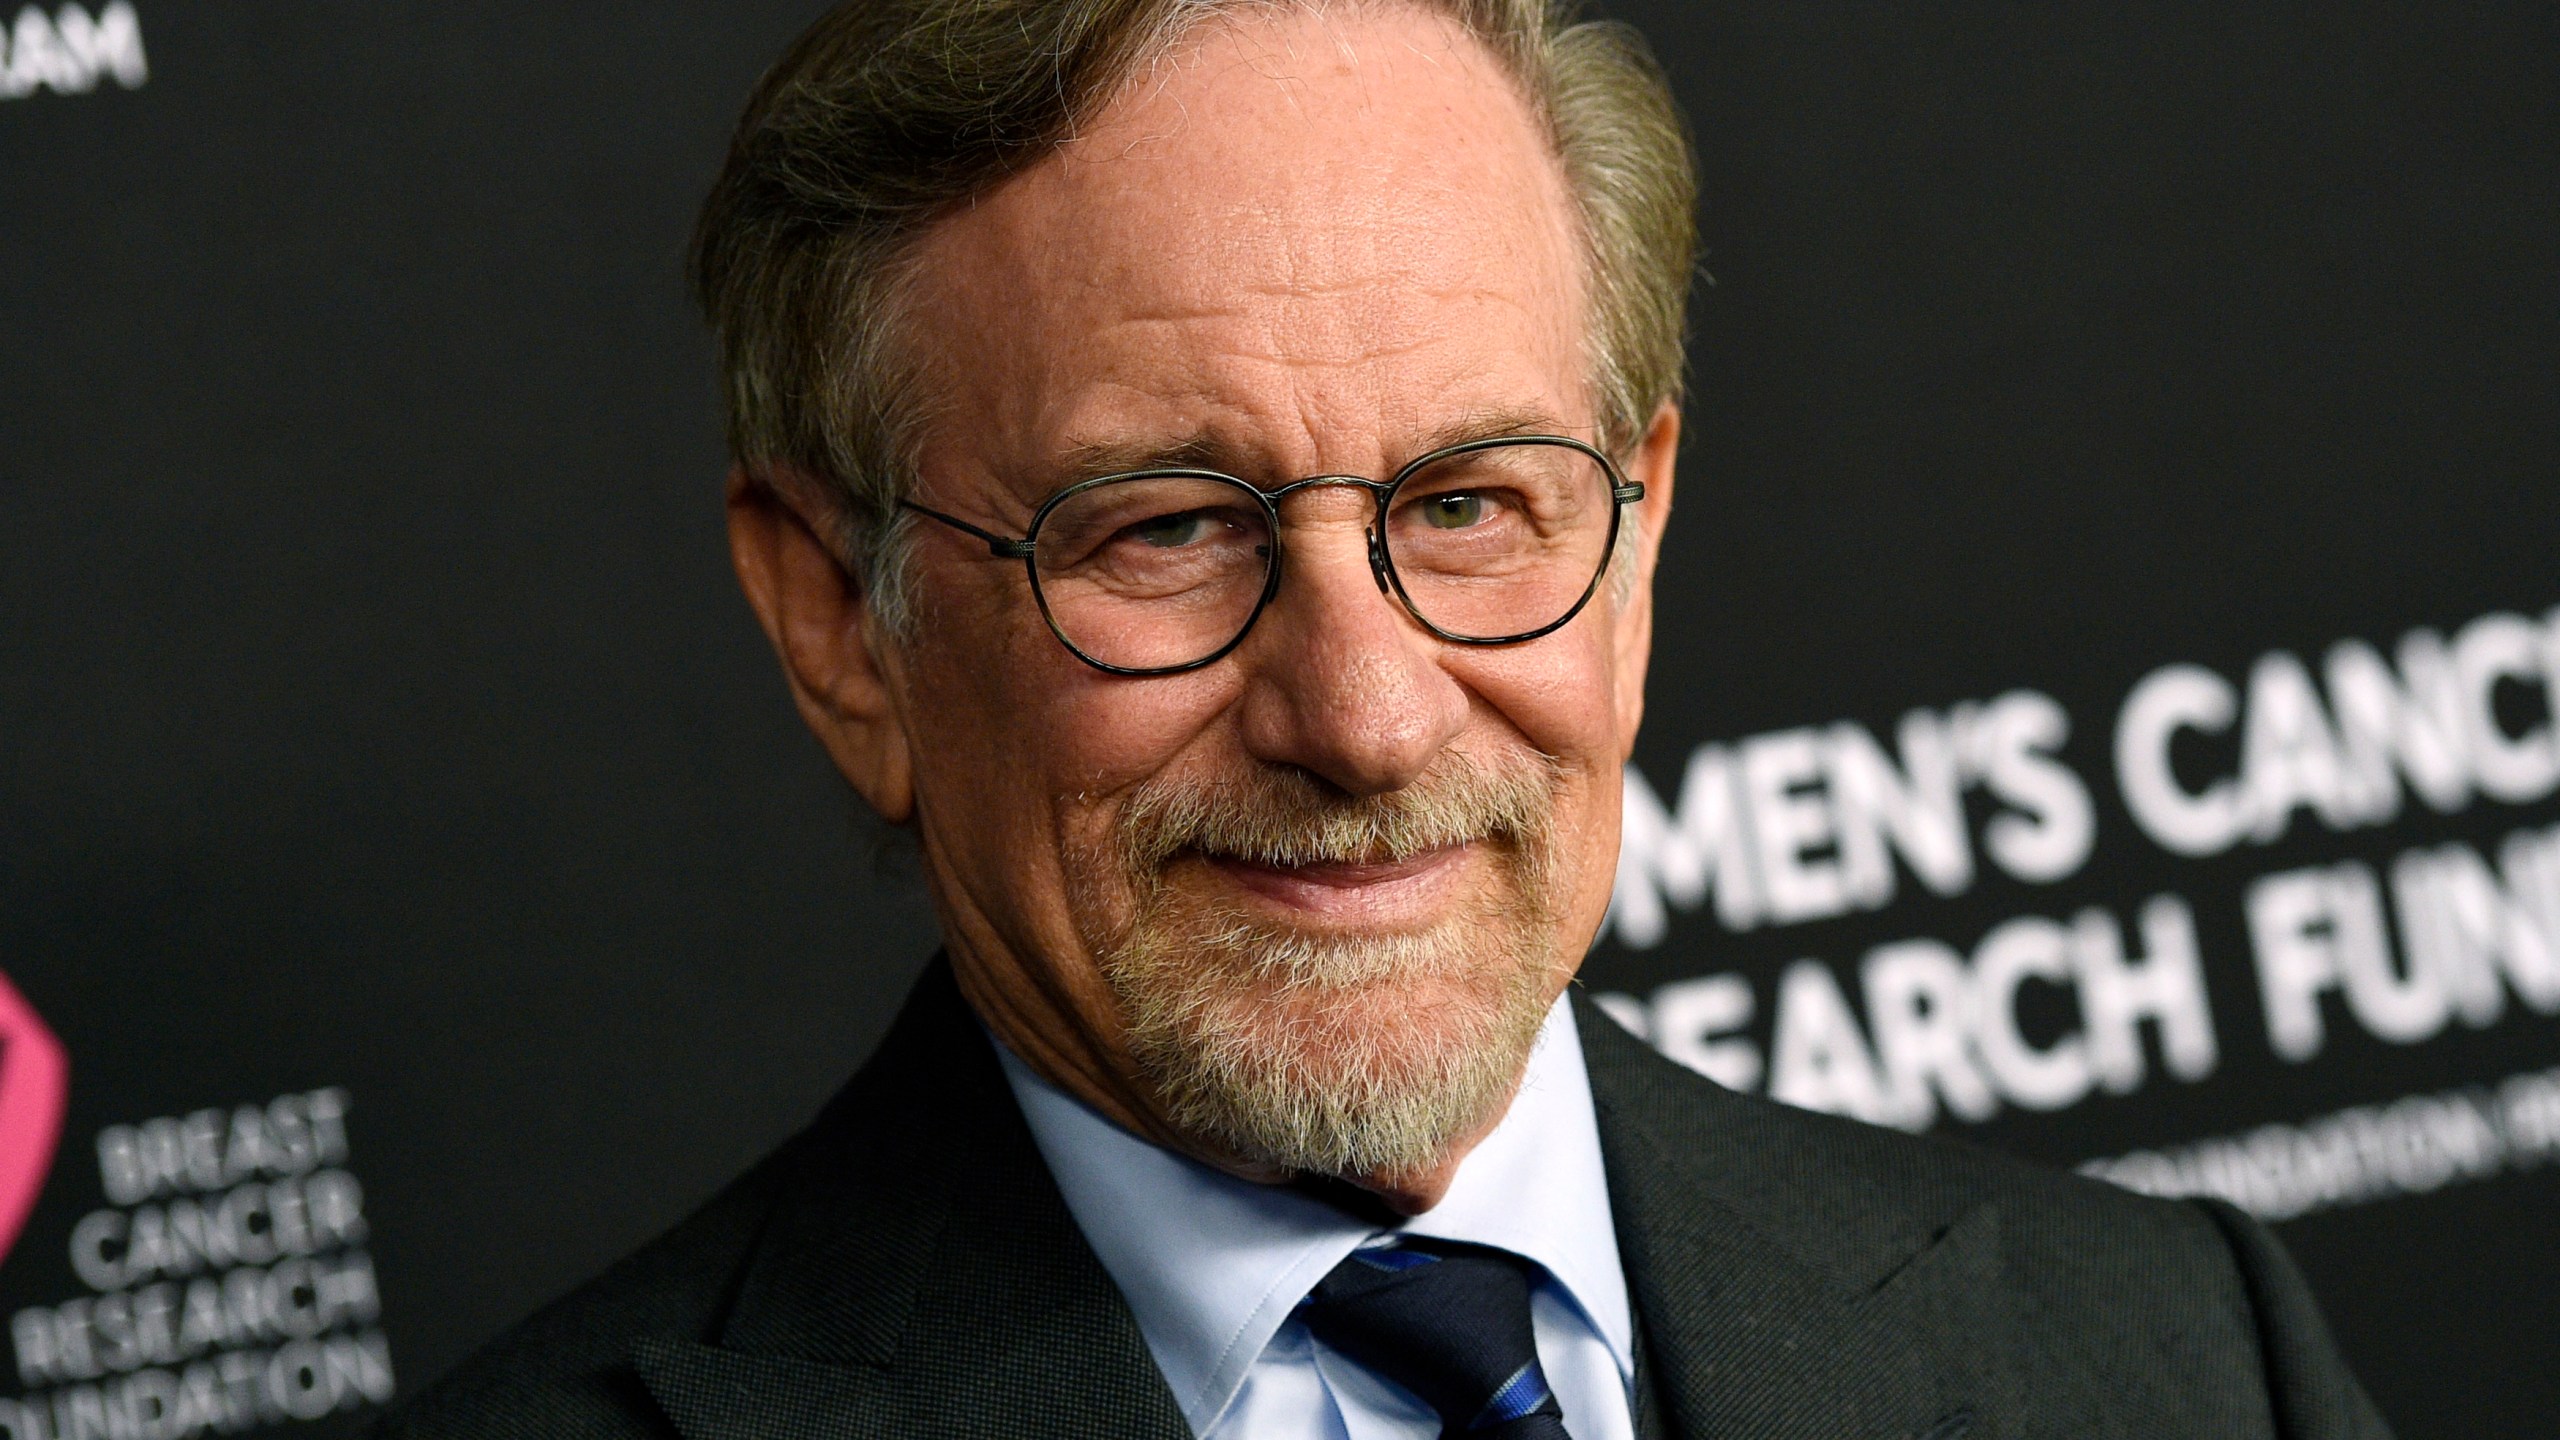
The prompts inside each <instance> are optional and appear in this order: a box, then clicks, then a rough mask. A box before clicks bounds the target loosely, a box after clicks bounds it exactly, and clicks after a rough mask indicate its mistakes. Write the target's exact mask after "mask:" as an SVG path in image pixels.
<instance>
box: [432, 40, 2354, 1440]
mask: <svg viewBox="0 0 2560 1440" xmlns="http://www.w3.org/2000/svg"><path fill="white" fill-rule="evenodd" d="M1691 201H1692V194H1691V180H1690V168H1689V159H1688V154H1687V149H1686V141H1685V139H1684V137H1683V134H1682V130H1681V127H1680V124H1679V122H1678V119H1677V116H1676V114H1675V112H1674V111H1673V109H1672V108H1671V104H1670V101H1669V98H1668V94H1667V91H1666V90H1665V88H1664V86H1663V84H1662V82H1661V79H1660V77H1659V76H1658V75H1657V74H1655V73H1654V71H1653V70H1652V68H1651V67H1650V65H1649V63H1648V62H1647V61H1646V60H1645V59H1644V58H1643V52H1642V50H1641V48H1640V46H1638V45H1637V44H1636V43H1635V42H1634V40H1633V39H1632V38H1631V37H1630V36H1628V35H1626V34H1625V33H1624V32H1622V31H1619V30H1616V29H1612V28H1607V27H1596V26H1587V25H1570V24H1567V23H1566V22H1565V20H1564V19H1563V18H1562V17H1560V16H1559V15H1557V14H1556V13H1554V12H1553V11H1552V10H1550V9H1549V7H1548V6H1547V4H1546V3H1545V0H1381V3H1372V4H1362V3H1347V0H1346V3H1333V4H1323V5H1319V4H1312V3H1308V4H1300V3H1286V0H870V3H863V4H857V5H852V6H848V7H846V8H845V9H844V10H842V11H839V12H838V13H836V14H834V15H831V16H829V17H827V18H826V19H824V20H822V21H820V22H819V23H818V25H817V26H816V28H815V29H813V30H812V31H811V32H810V33H809V34H808V35H807V36H806V37H804V38H803V39H802V40H801V41H800V43H799V44H798V45H797V46H796V47H795V48H794V49H793V50H792V51H791V52H790V54H789V55H787V56H786V57H785V58H784V59H783V61H782V62H781V63H780V65H779V66H778V67H777V68H776V69H775V71H774V72H773V74H772V75H770V76H769V77H768V78H767V79H766V81H765V82H764V84H763V86H762V88H761V89H760V91H759V93H758V94H757V96H756V98H755V100H754V101H753V103H752V105H751V106H750V108H749V111H748V113H747V117H746V119H745V121H744V123H743V125H742V126H741V128H740V130H739V133H738V136H737V139H736V143H735V145H734V148H733V150H732V152H731V156H730V159H729V163H728V166H727V169H726V170H725V172H724V174H723V175H722V177H721V179H720V182H719V185H718V187H717V189H716V191H715V193H714V194H713V197H712V199H711V201H710V204H709V206H708V207H707V209H706V211H705V215H704V219H703V222H702V229H701V232H700V235H699V238H698V249H697V258H696V273H697V280H698V283H699V287H700V289H701V292H702V294H703V298H704V300H705V303H706V306H707V308H708V309H709V311H710V314H711V316H712V319H713V321H714V324H715V326H716V327H717V329H718V331H719V334H720V337H721V342H722V351H723V361H724V365H725V368H726V375H727V380H728V390H729V400H730V410H731V417H732V443H733V447H734V449H735V451H736V454H737V457H738V466H737V469H736V471H735V472H734V474H733V476H732V479H731V482H730V489H729V516H730V529H731V540H732V546H733V550H734V554H735V557H736V561H737V567H738V571H739V574H740V577H741V579H742V580H743V582H744V584H745V588H746V591H747V594H748V597H749V599H750V600H751V601H752V602H753V604H754V606H755V609H756V612H757V614H758V615H759V616H760V617H761V618H762V620H763V622H764V625H765V627H766V629H767V631H768V633H769V634H770V635H771V637H772V640H773V643H774V645H775V647H776V649H777V651H778V652H779V654H780V656H781V659H782V662H783V668H784V671H785V673H786V675H787V676H788V677H789V680H790V683H791V686H792V691H793V694H794V696H795V697H796V699H797V701H798V704H799V707H800V710H801V713H802V715H803V716H804V717H805V718H806V720H807V721H808V723H809V725H810V727H811V728H812V729H813V730H814V731H815V732H816V733H817V735H818V737H819V739H820V740H821V741H822V742H823V743H824V744H825V746H826V748H827V750H828V753H829V754H830V755H831V756H832V757H833V758H834V760H835V762H836V764H837V765H838V767H839V768H840V769H841V770H842V771H843V772H844V774H845V776H846V777H847V779H849V780H850V781H851V782H852V784H853V785H854V786H855V788H857V789H858V790H859V791H860V792H861V793H862V795H863V797H864V799H865V800H867V801H868V802H869V803H870V804H871V806H872V807H873V808H874V809H875V810H877V811H878V812H879V813H880V814H881V815H882V816H884V817H885V818H887V819H888V820H889V821H891V822H893V823H896V824H899V825H904V826H908V827H911V828H912V829H913V831H914V832H915V834H916V836H917V839H918V843H919V845H920V847H921V851H922V859H923V867H924V873H925V876H926V879H927V882H928V885H929V887H930V890H931V893H932V896H933V900H934V903H935V906H936V909H937V912H938V914H939V916H940V919H941V922H942V927H943V931H944V937H945V942H946V949H945V958H944V959H943V960H941V961H938V962H937V963H936V965H935V966H934V967H933V968H932V969H930V970H929V971H928V972H927V974H926V976H925V978H924V980H923V981H922V982H921V983H920V985H919V986H918V988H917V990H916V992H915V994H914V996H913V997H912V998H911V999H910V1001H909V1002H908V1004H907V1007H906V1010H905V1012H904V1013H903V1014H902V1015H901V1017H900V1018H899V1020H898V1022H897V1025H896V1027H895V1028H894V1030H893V1031H892V1033H891V1035H890V1037H889V1038H888V1040H887V1041H886V1042H885V1044H884V1045H883V1046H882V1048H881V1050H880V1052H879V1054H878V1055H877V1056H876V1057H875V1058H874V1059H873V1060H872V1061H871V1062H870V1064H869V1065H867V1066H866V1067H865V1068H864V1070H863V1071H862V1073H861V1074H860V1075H858V1076H857V1077H856V1078H855V1080H854V1081H853V1082H852V1084H851V1086H850V1087H849V1088H848V1089H847V1090H846V1091H845V1092H844V1094H843V1095H842V1096H840V1097H839V1098H838V1100H837V1101H836V1102H835V1103H834V1104H833V1105H832V1106H831V1107H830V1108H829V1110H828V1111H827V1112H826V1113H825V1114H824V1115H823V1116H822V1117H821V1118H820V1119H819V1120H818V1121H817V1122H816V1124H815V1125H814V1126H813V1127H812V1128H811V1129H810V1130H809V1131H807V1132H806V1133H804V1134H803V1135H802V1136H800V1137H799V1138H798V1139H797V1140H795V1141H794V1142H793V1143H792V1144H791V1145H790V1146H788V1147H786V1148H785V1149H784V1150H783V1151H782V1152H780V1153H779V1154H777V1155H776V1156H774V1157H773V1158H772V1159H770V1160H769V1161H767V1162H766V1163H765V1164H764V1165H762V1166H761V1167H759V1168H758V1169H757V1170H756V1171H754V1172H753V1173H751V1174H750V1175H749V1176H748V1177H747V1178H745V1179H744V1180H742V1181H740V1182H739V1183H738V1184H737V1185H736V1186H734V1187H732V1189H731V1190H730V1191H729V1192H727V1193H726V1194H725V1195H723V1196H722V1197H721V1198H719V1199H718V1200H716V1201H714V1202H713V1203H712V1205H711V1206H709V1207H708V1208H707V1209H705V1210H704V1211H703V1212H702V1213H701V1214H699V1215H697V1216H696V1217H695V1218H694V1219H692V1220H691V1221H689V1222H687V1223H686V1224H685V1225H684V1226H682V1227H680V1228H679V1229H678V1230H676V1231H675V1232H674V1233H672V1234H671V1235H669V1236H668V1237H666V1238H665V1239H663V1240H661V1241H659V1242H658V1243H657V1244H655V1245H653V1246H652V1247H650V1248H649V1249H647V1250H645V1251H643V1252H642V1253H641V1254H639V1255H638V1256H636V1257H634V1258H633V1259H632V1260H630V1261H628V1262H626V1263H625V1264H624V1265H623V1266H622V1267H620V1268H619V1269H617V1270H615V1271H614V1272H612V1273H611V1274H609V1275H608V1276H606V1277H605V1278H604V1279H602V1280H600V1281H598V1282H596V1283H595V1284H594V1285H592V1286H591V1287H589V1288H588V1289H587V1290H585V1291H583V1292H581V1293H579V1294H578V1295H576V1296H573V1297H572V1298H570V1299H569V1300H567V1301H565V1302H563V1303H562V1304H560V1305H558V1306H556V1307H554V1308H553V1309H551V1310H550V1311H548V1312H546V1313H545V1314H544V1315H542V1316H540V1317H537V1318H536V1319H535V1320H534V1321H532V1322H531V1323H530V1324H528V1325H527V1326H526V1327H525V1328H524V1329H522V1330H521V1331H519V1332H518V1333H517V1334H515V1335H514V1336H512V1337H510V1338H508V1339H507V1340H505V1341H502V1342H501V1343H500V1344H499V1345H498V1346H497V1347H496V1348H495V1349H493V1350H492V1351H491V1352H489V1353H488V1354H487V1355H485V1356H483V1357H482V1358H481V1359H479V1360H477V1361H475V1362H473V1363H472V1364H471V1365H469V1366H466V1367H465V1368H464V1369H463V1371H462V1372H461V1373H459V1374H458V1375H457V1376H455V1377H454V1378H453V1379H451V1380H450V1381H448V1382H446V1383H445V1384H443V1385H442V1386H439V1387H438V1388H436V1389H435V1390H433V1391H431V1392H430V1393H429V1394H427V1395H426V1396H425V1397H423V1398H422V1399H421V1400H420V1401H419V1402H418V1403H416V1404H415V1405H413V1406H412V1407H411V1408H410V1409H409V1410H407V1411H406V1412H404V1413H403V1414H402V1415H401V1416H399V1417H397V1418H396V1419H395V1420H394V1421H393V1422H392V1425H391V1427H390V1429H391V1432H392V1433H394V1434H398V1435H412V1436H419V1437H434V1436H453V1437H477V1436H546V1437H550V1436H666V1435H681V1436H685V1437H688V1440H716V1437H744V1436H751V1435H752V1436H759V1437H767V1436H804V1435H805V1436H812V1437H814V1436H821V1435H826V1436H834V1435H858V1436H893V1435H895V1436H924V1435H933V1436H947V1435H1006V1436H1035V1435H1036V1436H1050V1435H1142V1436H1165V1437H1177V1436H1182V1435H1186V1434H1192V1435H1201V1436H1217V1437H1244V1436H1293V1435H1306V1436H1319V1435H1324V1436H1334V1435H1339V1436H1347V1437H1382V1436H1431V1435H1452V1436H1454V1435H1460V1434H1465V1435H1470V1436H1484V1437H1513V1440H1527V1437H1541V1440H1555V1437H1559V1436H1564V1435H1571V1436H1574V1437H1577V1440H1609V1437H1631V1436H1639V1435H1642V1436H1694V1437H1707V1436H1718V1437H1723V1436H1796V1435H1802V1436H1824V1437H1852V1436H1854V1437H1910V1436H1928V1437H1933V1440H1953V1437H1957V1436H1968V1437H1991V1436H2002V1437H2008V1436H2025V1435H2070V1436H2075V1437H2085V1436H2116V1435H2120V1436H2143V1437H2158V1436H2170V1435H2178V1436H2188V1435H2196V1436H2202V1435H2211V1436H2218V1437H2219V1436H2252V1435H2283V1436H2290V1437H2331V1436H2339V1437H2344V1436H2373V1435H2380V1434H2382V1433H2383V1431H2382V1427H2381V1424H2380V1422H2379V1421H2378V1420H2377V1419H2376V1418H2375V1417H2374V1415H2373V1412H2372V1410H2371V1407H2370V1405H2369V1404H2368V1403H2367V1401H2366V1400H2365V1399H2364V1397H2363V1395H2362V1394H2361V1392H2360V1391H2359V1390H2358V1389H2357V1387H2356V1385H2355V1383H2354V1381H2353V1380H2352V1379H2351V1378H2349V1377H2348V1375H2347V1374H2346V1373H2345V1371H2344V1370H2343V1368H2342V1367H2341V1366H2340V1364H2339V1362H2338V1361H2337V1359H2336V1357H2335V1356H2334V1354H2333V1353H2332V1351H2331V1349H2330V1347H2329V1344H2328V1341H2327V1340H2326V1338H2325V1335H2324V1332H2323V1330H2322V1328H2321V1325H2320V1322H2319V1320H2318V1318H2317V1316H2316V1314H2315V1313H2314V1311H2313V1309H2312V1307H2311V1304H2310V1302H2309V1300H2308V1298H2307V1297H2306V1295H2305V1293H2304V1291H2303V1288H2302V1286H2301V1284H2300V1282H2299V1280H2298V1279H2297V1278H2296V1276H2295V1275H2294V1272H2293V1271H2292V1269H2291V1268H2290V1267H2289V1265H2288V1264H2287V1262H2286V1260H2285V1259H2284V1257H2283V1256H2282V1254H2281V1253H2280V1252H2279V1251H2278V1250H2277V1249H2276V1248H2275V1246H2274V1245H2273V1243H2272V1242H2271V1241H2270V1240H2268V1239H2267V1237H2266V1236H2265V1235H2264V1234H2263V1232H2261V1231H2260V1230H2259V1229H2257V1228H2256V1227H2255V1226H2253V1225H2252V1224H2250V1223H2249V1222H2248V1221H2247V1220H2245V1219H2244V1218H2242V1217H2240V1216H2239V1215H2237V1214H2236V1213H2234V1212H2231V1211H2229V1210H2227V1209H2221V1208H2217V1207H2210V1206H2202V1205H2179V1204H2171V1203H2166V1202H2161V1201H2154V1200H2148V1199H2140V1198H2136V1197H2133V1196H2129V1195H2124V1194H2119V1193H2116V1192H2113V1191H2110V1190H2107V1189H2104V1188H2103V1187H2100V1186H2097V1185H2094V1184H2091V1183H2088V1182H2084V1181H2080V1180H2077V1179H2074V1178H2070V1177H2064V1176H2055V1175H2047V1174H2043V1173H2039V1172H2034V1171H2031V1170H2028V1169H2025V1168H2023V1167H2019V1166H2015V1165H2012V1164H2009V1163H2006V1162H2002V1161H1998V1160H1995V1159H1992V1158H1989V1157H1985V1156H1981V1155H1976V1154H1973V1153H1970V1152H1966V1151H1962V1150H1959V1149H1956V1148H1953V1147H1948V1146H1944V1145H1941V1144H1937V1143H1932V1142H1925V1141H1920V1140H1913V1139H1909V1138H1906V1137H1902V1136H1899V1135H1894V1134H1889V1133H1886V1132H1883V1131H1878V1130H1872V1129H1869V1128H1866V1127H1861V1126H1857V1125H1853V1124H1849V1123H1847V1122H1842V1121H1836V1120H1833V1119H1829V1118H1825V1117H1818V1116H1813V1115H1807V1114H1802V1113H1798V1112H1793V1111H1789V1110H1785V1109H1783V1108H1779V1107H1775V1106H1772V1105H1769V1104H1766V1103H1763V1102H1759V1101H1755V1100H1750V1099H1745V1098H1741V1097H1737V1096H1734V1095H1730V1094H1727V1093H1725V1092H1723V1091H1720V1090H1717V1089H1716V1088H1715V1087H1713V1086H1711V1085H1709V1084H1708V1083H1706V1082H1705V1081H1703V1080H1700V1079H1697V1078H1695V1077H1693V1076H1690V1075H1689V1074H1687V1073H1686V1072H1684V1071H1681V1070H1678V1069H1676V1068H1674V1067H1672V1066H1670V1065H1668V1064H1666V1063H1665V1062H1663V1061H1661V1060H1659V1059H1657V1058H1656V1057H1654V1056H1653V1055H1652V1054H1651V1053H1650V1052H1648V1051H1646V1050H1644V1049H1643V1048H1642V1047H1641V1046H1639V1045H1637V1044H1636V1043H1635V1042H1634V1041H1632V1040H1631V1039H1629V1038H1628V1037H1626V1036H1625V1035H1623V1034H1621V1033H1619V1032H1617V1031H1616V1030H1615V1029H1614V1028H1613V1027H1611V1026H1610V1025H1608V1024H1607V1023H1605V1022H1603V1021H1600V1020H1597V1019H1595V1018H1594V1012H1593V1011H1592V1010H1591V1008H1590V1007H1588V1006H1587V1005H1583V1004H1580V1003H1579V1002H1575V1001H1569V1000H1567V999H1566V998H1564V997H1565V996H1566V994H1567V990H1568V986H1569V984H1570V982H1571V980H1572V977H1573V973H1574V970H1575V968H1576V966H1577V965H1578V964H1579V962H1580V960H1581V957H1582V955H1583V954H1584V952H1585V951H1586V949H1587V948H1588V946H1589V945H1590V943H1591V940H1592V938H1593V936H1594V935H1595V934H1596V933H1597V930H1598V927H1599V925H1600V922H1601V918H1602V915H1603V912H1604V910H1605V907H1606V904H1607V899H1608V895H1609V890H1610V880H1611V874H1612V870H1613V866H1614V860H1615V855H1616V849H1617V827H1618V797H1619V774H1620V767H1621V765H1622V764H1623V762H1624V760H1625V758H1626V756H1627V754H1628V751H1629V748H1630V746H1631V745H1632V743H1633V740H1634V737H1635V733H1636V726H1637V721H1638V718H1639V715H1640V712H1641V709H1642V703H1643V700H1642V692H1643V682H1644V674H1645V665H1646V659H1647V653H1648V649H1649V644H1650V639H1651V635H1650V620H1651V608H1650V593H1651V583H1652V578H1653V573H1652V572H1653V567H1654V561H1655V556H1656V553H1657V546H1658V542H1659V540H1660V537H1661V534H1662V527H1663V525H1664V523H1665V521H1666V520H1667V518H1668V516H1669V512H1670V505H1671V496H1672V482H1673V455H1674V451H1675V449H1676V443H1677V438H1678V431H1679V411H1678V409H1677V400H1678V398H1679V397H1678V378H1679V371H1680V340H1681V334H1680V330H1681V323H1682V322H1681V312H1682V304H1683V299H1684V294H1685V290H1686V285H1687V280H1688V275H1689V271H1690V267H1691V264H1692V257H1691V235H1690V218H1689V217H1690V207H1691Z"/></svg>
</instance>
